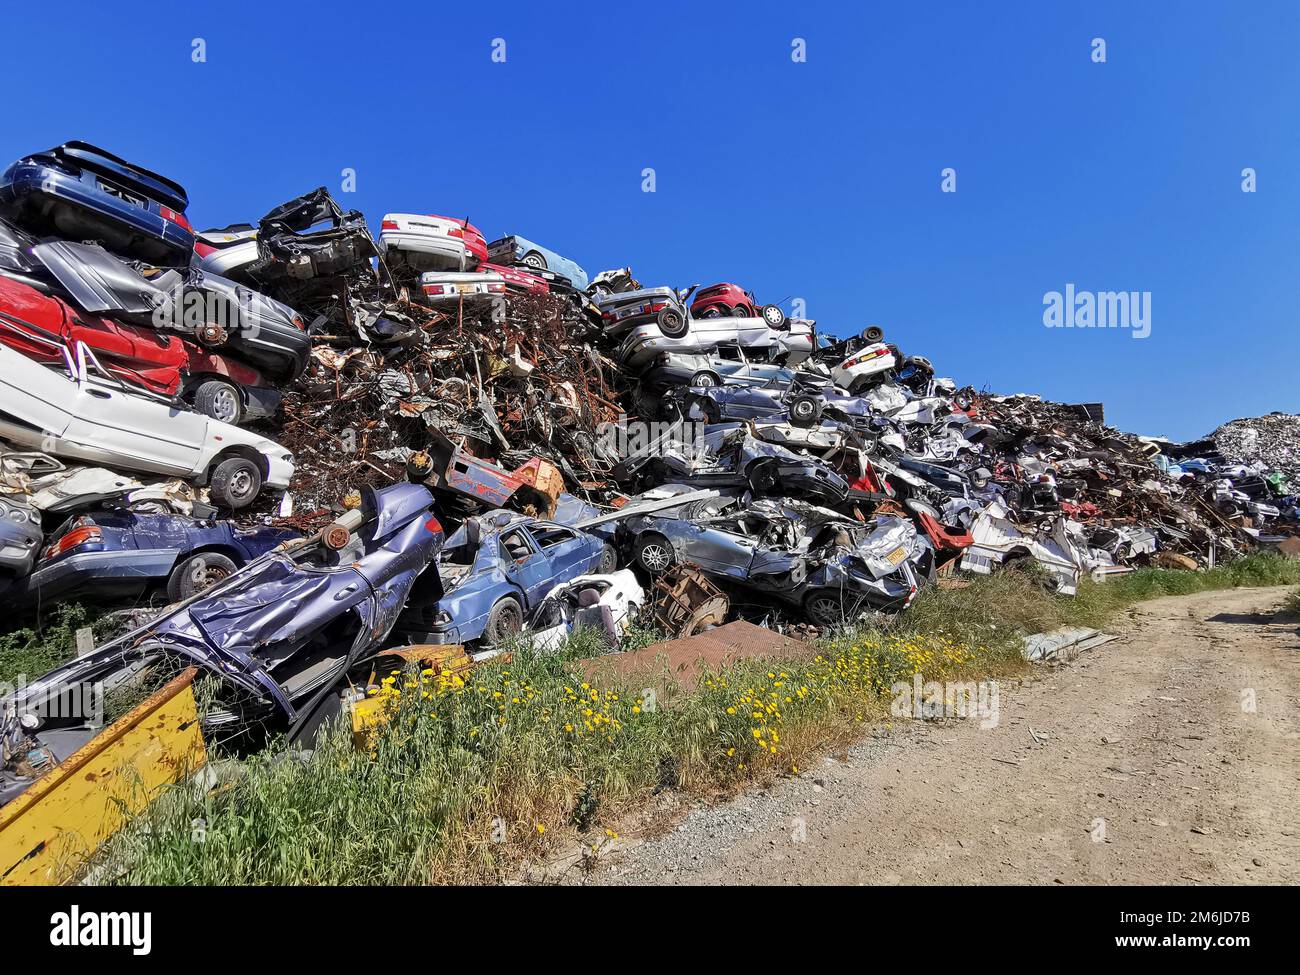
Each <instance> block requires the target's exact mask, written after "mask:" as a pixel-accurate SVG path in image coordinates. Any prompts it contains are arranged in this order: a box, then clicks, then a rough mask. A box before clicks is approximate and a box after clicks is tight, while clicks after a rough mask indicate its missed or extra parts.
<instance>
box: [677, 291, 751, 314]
mask: <svg viewBox="0 0 1300 975" xmlns="http://www.w3.org/2000/svg"><path fill="white" fill-rule="evenodd" d="M759 307H760V306H759V304H758V303H757V302H756V301H755V300H754V295H753V293H752V292H749V291H746V290H745V289H744V288H742V287H740V285H737V284H711V285H709V286H708V287H707V288H701V289H700V290H699V291H697V292H695V300H694V301H693V302H691V317H692V318H732V317H735V318H756V317H757V316H758V314H759Z"/></svg>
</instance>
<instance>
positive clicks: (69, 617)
mask: <svg viewBox="0 0 1300 975" xmlns="http://www.w3.org/2000/svg"><path fill="white" fill-rule="evenodd" d="M98 615H99V614H95V613H92V612H91V611H90V610H88V609H86V608H85V607H84V606H81V605H78V604H76V603H68V604H65V605H63V606H60V607H58V608H57V609H56V610H55V611H54V612H53V613H52V614H51V615H50V617H49V618H48V620H47V621H46V622H45V623H44V624H43V625H42V626H40V627H39V628H37V629H30V628H28V629H21V630H14V631H13V632H12V633H6V634H4V635H3V636H0V683H4V684H10V685H12V684H17V683H18V682H19V681H20V680H23V679H26V680H32V679H34V678H36V677H40V676H41V675H42V674H45V673H47V672H48V671H50V670H52V669H54V668H55V667H57V666H58V665H59V664H61V663H63V662H64V661H65V660H71V659H72V658H73V657H74V656H76V653H77V630H79V629H81V628H82V627H83V626H93V624H94V623H95V621H96V619H97V618H98Z"/></svg>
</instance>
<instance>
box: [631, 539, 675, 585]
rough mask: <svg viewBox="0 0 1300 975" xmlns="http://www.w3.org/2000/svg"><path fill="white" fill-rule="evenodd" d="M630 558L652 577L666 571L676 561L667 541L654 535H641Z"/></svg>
mask: <svg viewBox="0 0 1300 975" xmlns="http://www.w3.org/2000/svg"><path fill="white" fill-rule="evenodd" d="M632 558H633V559H634V560H635V562H636V564H637V565H639V566H640V567H641V568H643V569H645V571H646V572H649V573H650V574H651V575H652V576H657V575H660V574H661V573H663V572H666V571H668V569H669V568H670V567H671V566H672V564H673V563H674V562H676V561H677V556H676V555H675V554H674V553H673V547H672V545H670V544H669V543H668V539H666V538H664V537H663V536H662V535H656V534H648V535H642V536H641V537H640V538H639V539H637V543H636V551H635V552H634V553H633V554H632Z"/></svg>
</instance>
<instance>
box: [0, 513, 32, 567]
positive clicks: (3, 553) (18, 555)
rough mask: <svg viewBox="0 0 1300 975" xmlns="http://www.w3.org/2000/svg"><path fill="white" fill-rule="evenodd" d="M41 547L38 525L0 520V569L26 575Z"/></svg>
mask: <svg viewBox="0 0 1300 975" xmlns="http://www.w3.org/2000/svg"><path fill="white" fill-rule="evenodd" d="M40 547H41V529H40V527H39V526H38V525H32V524H26V525H19V524H16V523H14V522H11V521H5V522H0V570H5V571H8V572H13V573H14V574H15V575H26V574H27V572H28V571H29V570H30V569H31V567H32V565H33V564H34V563H35V561H36V553H37V551H39V549H40Z"/></svg>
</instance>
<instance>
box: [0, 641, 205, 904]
mask: <svg viewBox="0 0 1300 975" xmlns="http://www.w3.org/2000/svg"><path fill="white" fill-rule="evenodd" d="M196 673H197V670H196V668H194V667H190V668H188V669H187V670H186V671H185V672H184V673H183V674H181V675H180V676H179V677H177V678H176V679H175V680H173V681H171V682H170V683H168V684H167V686H166V687H164V688H162V689H161V690H159V691H157V692H156V693H154V694H153V695H151V696H150V697H149V698H148V700H146V701H143V702H142V703H140V704H139V705H137V706H136V707H135V708H133V709H132V710H131V711H130V712H129V713H128V714H126V715H125V716H124V717H122V718H120V719H119V720H117V721H115V722H113V724H111V725H110V726H109V727H107V728H105V729H104V730H103V731H102V732H100V733H99V734H98V735H96V736H95V737H94V738H93V739H91V740H90V741H88V742H87V743H86V744H85V745H83V746H82V747H81V748H79V749H78V750H77V751H76V752H75V753H73V754H72V755H69V756H68V758H67V759H66V760H64V761H63V762H60V763H59V764H58V765H57V766H55V767H54V768H53V769H51V770H50V771H49V772H48V773H46V774H45V775H44V776H43V777H42V778H40V779H39V780H38V781H36V782H35V783H34V784H33V785H32V786H31V787H30V788H29V789H28V790H27V791H26V792H24V793H23V794H22V795H21V796H19V797H18V798H17V799H15V800H14V801H13V802H11V803H9V804H8V805H7V806H5V807H4V808H3V809H0V884H3V885H18V884H58V883H63V882H64V881H66V880H68V879H70V878H71V877H72V876H73V875H74V874H75V872H76V870H77V868H78V867H79V866H80V864H81V863H82V862H83V861H84V860H85V859H86V857H88V856H89V855H90V854H92V853H94V852H95V850H97V849H99V846H100V844H101V843H103V842H104V840H106V839H107V838H108V837H109V836H111V835H112V834H113V833H114V832H115V831H116V830H117V829H118V828H119V827H121V825H122V823H123V822H124V821H125V819H126V818H127V817H128V816H130V815H133V814H135V813H137V812H139V811H140V810H141V809H143V808H144V807H145V806H147V805H148V804H149V803H150V802H151V801H152V800H153V799H154V797H155V795H156V794H157V792H158V789H159V788H160V787H161V786H164V785H166V784H168V783H170V782H175V781H176V780H177V779H179V778H181V777H182V776H184V775H188V774H189V773H191V772H193V771H194V770H195V769H197V768H199V767H201V766H202V765H203V764H204V762H206V761H207V755H206V752H205V750H204V747H203V735H202V733H201V732H200V730H199V718H198V710H197V708H196V707H195V704H194V691H193V688H192V684H193V682H194V676H195V674H196Z"/></svg>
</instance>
